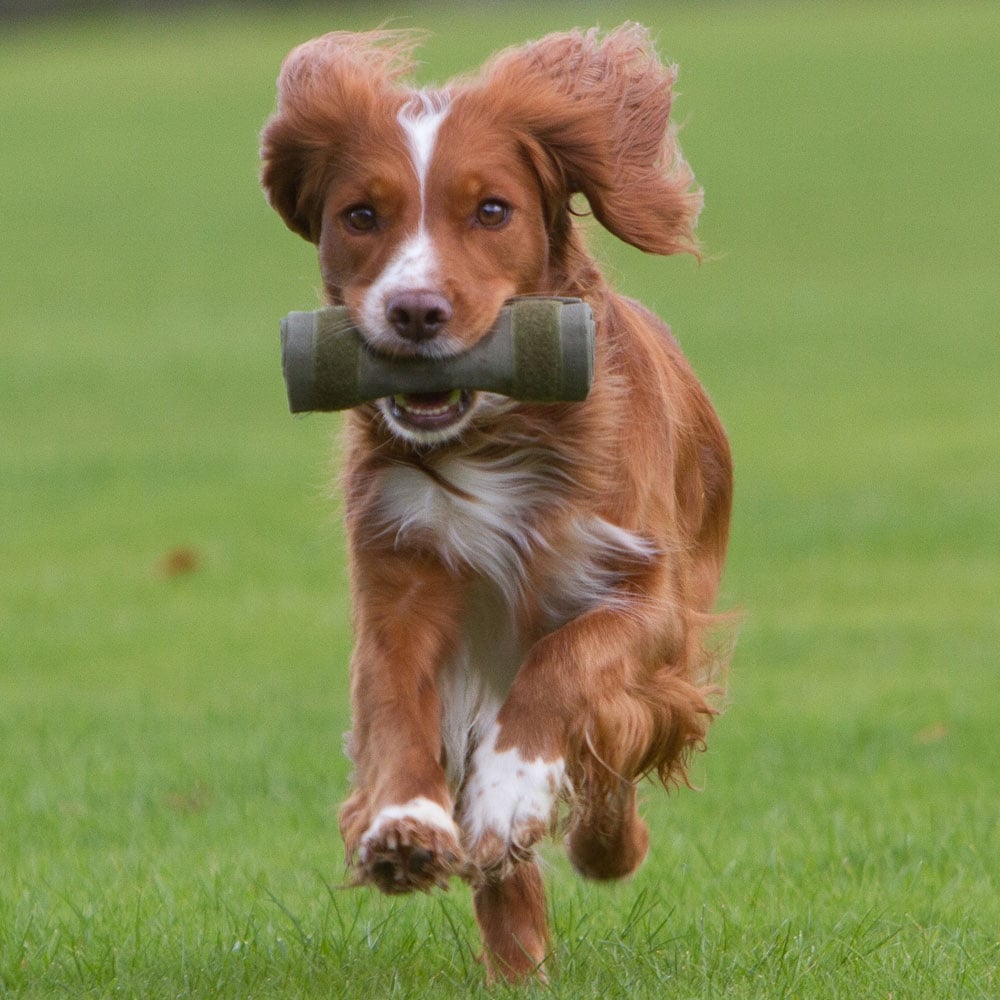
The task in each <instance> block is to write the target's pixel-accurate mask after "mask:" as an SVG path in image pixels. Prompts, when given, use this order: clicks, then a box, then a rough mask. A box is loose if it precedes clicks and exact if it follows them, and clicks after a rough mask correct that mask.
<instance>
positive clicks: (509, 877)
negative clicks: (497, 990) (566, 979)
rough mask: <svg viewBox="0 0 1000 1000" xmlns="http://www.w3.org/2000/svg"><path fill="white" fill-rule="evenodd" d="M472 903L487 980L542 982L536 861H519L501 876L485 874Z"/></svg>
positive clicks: (544, 932) (542, 918) (542, 911)
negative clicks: (481, 945) (480, 935)
mask: <svg viewBox="0 0 1000 1000" xmlns="http://www.w3.org/2000/svg"><path fill="white" fill-rule="evenodd" d="M473 901H474V905H475V910H476V920H477V921H478V923H479V930H480V933H481V934H482V937H483V949H484V953H483V959H484V961H485V963H486V969H487V975H488V978H489V980H490V981H491V982H492V981H493V980H495V979H497V978H498V977H499V978H503V979H507V980H509V981H512V982H515V981H517V980H522V979H526V978H529V977H531V976H537V977H538V978H539V979H541V980H543V981H545V980H546V978H547V977H546V975H545V971H544V968H543V965H544V962H545V958H546V955H547V953H548V947H549V931H548V919H547V914H546V908H545V888H544V886H543V885H542V876H541V873H540V872H539V870H538V865H537V864H536V862H534V861H522V862H520V863H519V864H517V865H515V866H514V867H513V870H508V871H507V872H505V877H502V878H501V877H499V876H497V875H493V876H488V877H487V880H486V881H485V882H484V883H483V884H482V885H480V886H479V887H478V888H477V889H476V891H475V896H474V900H473Z"/></svg>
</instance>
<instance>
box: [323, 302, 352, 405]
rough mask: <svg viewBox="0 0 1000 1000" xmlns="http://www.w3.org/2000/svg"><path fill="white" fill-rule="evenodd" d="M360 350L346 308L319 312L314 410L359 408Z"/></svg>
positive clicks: (339, 307) (329, 308)
mask: <svg viewBox="0 0 1000 1000" xmlns="http://www.w3.org/2000/svg"><path fill="white" fill-rule="evenodd" d="M352 348H353V350H352ZM360 348H361V344H360V342H359V340H358V335H357V332H356V331H355V330H353V328H352V324H351V318H350V315H349V314H348V311H347V309H346V307H344V306H329V307H327V308H326V309H320V310H318V311H317V314H316V354H315V367H314V369H313V378H314V379H315V385H316V392H315V399H316V405H315V407H314V409H317V410H342V409H347V408H348V407H350V406H353V405H355V402H356V401H357V397H358V363H359V357H358V355H359V352H360Z"/></svg>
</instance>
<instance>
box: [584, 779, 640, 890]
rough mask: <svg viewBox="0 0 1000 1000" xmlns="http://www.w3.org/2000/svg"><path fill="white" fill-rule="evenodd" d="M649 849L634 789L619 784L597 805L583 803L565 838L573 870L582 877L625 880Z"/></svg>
mask: <svg viewBox="0 0 1000 1000" xmlns="http://www.w3.org/2000/svg"><path fill="white" fill-rule="evenodd" d="M648 849H649V830H648V829H647V827H646V824H645V823H644V822H643V820H642V817H640V815H639V809H638V805H637V803H636V788H635V785H634V784H633V783H632V782H631V781H624V780H622V781H621V782H620V783H619V785H618V787H617V788H615V789H614V790H613V791H612V792H610V793H609V794H608V795H606V796H602V797H601V801H600V802H595V801H586V800H585V801H583V802H582V803H580V806H579V811H578V813H577V814H576V815H575V816H574V819H573V824H572V826H571V827H570V831H569V834H568V835H567V837H566V850H567V853H568V854H569V860H570V862H571V863H572V865H573V867H574V868H575V869H576V870H577V871H578V872H579V873H580V874H581V875H583V876H584V877H586V878H591V879H599V880H602V881H603V880H608V879H618V878H627V877H628V876H629V875H632V874H633V873H634V872H635V871H636V869H637V868H638V867H639V865H641V864H642V862H643V860H644V859H645V857H646V852H647V850H648Z"/></svg>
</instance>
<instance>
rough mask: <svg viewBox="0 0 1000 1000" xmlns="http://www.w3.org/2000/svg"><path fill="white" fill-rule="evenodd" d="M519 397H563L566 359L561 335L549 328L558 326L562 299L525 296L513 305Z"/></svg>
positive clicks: (539, 399) (547, 399)
mask: <svg viewBox="0 0 1000 1000" xmlns="http://www.w3.org/2000/svg"><path fill="white" fill-rule="evenodd" d="M512 309H513V316H512V317H511V328H512V333H513V340H514V367H515V371H516V372H517V378H516V379H515V384H514V389H513V392H512V393H511V394H512V395H513V396H514V397H515V398H516V399H526V400H535V401H536V402H540V403H543V402H552V401H555V400H558V399H559V398H560V394H561V389H562V382H563V370H562V368H563V359H562V354H561V352H560V338H558V337H552V336H551V335H549V334H547V332H546V331H550V330H552V329H553V328H554V327H557V326H558V324H559V320H560V312H561V310H562V303H560V302H552V301H545V300H542V299H538V300H530V299H522V300H520V301H518V302H515V303H514V304H513V306H512Z"/></svg>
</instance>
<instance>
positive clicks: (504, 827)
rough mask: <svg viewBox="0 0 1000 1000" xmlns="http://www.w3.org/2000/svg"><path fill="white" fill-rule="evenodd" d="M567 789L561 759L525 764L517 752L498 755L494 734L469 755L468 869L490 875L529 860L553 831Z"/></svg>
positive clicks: (464, 813)
mask: <svg viewBox="0 0 1000 1000" xmlns="http://www.w3.org/2000/svg"><path fill="white" fill-rule="evenodd" d="M567 791H568V783H567V780H566V769H565V765H564V762H563V761H562V760H561V759H558V760H553V761H545V760H542V759H541V758H539V759H536V760H525V759H524V758H523V757H522V756H521V754H520V752H519V751H518V750H516V749H510V750H505V751H498V750H497V749H496V733H495V732H494V734H493V736H492V738H491V739H489V740H487V741H484V743H483V744H482V745H481V746H480V747H479V748H478V749H477V750H476V752H475V753H474V754H473V759H472V770H471V772H470V775H469V778H468V780H467V782H466V785H465V788H464V790H463V793H462V809H461V819H460V823H461V827H462V833H463V836H464V838H465V844H466V849H467V853H468V859H469V863H470V865H471V866H472V867H473V868H474V869H476V870H478V871H479V872H482V873H484V874H486V875H487V876H492V875H496V874H499V875H500V876H501V877H504V876H505V875H506V874H509V872H510V870H511V869H512V868H513V866H514V865H516V864H518V863H519V862H522V861H527V860H530V858H531V856H532V854H533V851H534V848H535V845H536V844H537V843H538V842H539V841H540V840H542V839H543V838H544V837H545V836H546V835H547V834H548V833H549V832H550V831H551V830H552V828H553V825H554V822H555V818H556V811H557V808H558V805H559V800H560V797H561V796H562V795H564V794H565V793H566V792H567Z"/></svg>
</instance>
